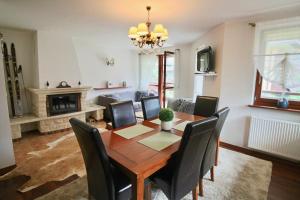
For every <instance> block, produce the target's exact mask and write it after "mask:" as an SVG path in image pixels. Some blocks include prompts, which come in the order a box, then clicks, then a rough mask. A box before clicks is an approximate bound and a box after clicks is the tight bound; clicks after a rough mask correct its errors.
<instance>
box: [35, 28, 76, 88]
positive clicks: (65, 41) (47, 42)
mask: <svg viewBox="0 0 300 200" xmlns="http://www.w3.org/2000/svg"><path fill="white" fill-rule="evenodd" d="M37 47H38V68H39V87H40V88H45V86H46V82H47V81H48V82H49V83H50V87H56V86H58V84H59V82H61V81H67V82H68V83H69V84H70V85H71V86H77V83H78V81H80V80H81V75H80V70H79V66H78V63H77V59H76V52H75V49H74V46H73V41H72V37H70V36H69V35H67V34H64V33H60V32H52V31H38V32H37Z"/></svg>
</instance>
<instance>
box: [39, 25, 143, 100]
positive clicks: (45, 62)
mask: <svg viewBox="0 0 300 200" xmlns="http://www.w3.org/2000/svg"><path fill="white" fill-rule="evenodd" d="M37 46H38V53H37V54H38V61H37V62H38V66H39V87H40V88H44V87H45V83H46V82H47V81H49V83H50V87H56V86H57V85H58V84H59V82H60V81H63V80H64V81H67V82H68V83H69V84H70V85H71V86H72V87H76V86H78V82H79V81H81V83H82V85H84V86H91V87H105V86H106V81H113V82H123V81H126V82H127V85H128V86H129V87H130V88H131V89H135V88H136V87H137V85H138V53H137V52H135V51H133V50H130V49H128V48H119V47H116V46H110V45H109V43H106V44H103V43H98V42H97V41H95V40H92V39H89V38H78V37H76V38H74V37H72V36H71V35H70V34H67V33H63V32H52V31H38V33H37ZM106 57H108V58H114V60H115V64H114V66H107V65H106V63H105V58H106ZM123 90H124V89H122V90H119V91H123ZM108 92H112V91H101V92H99V91H90V92H89V93H88V98H89V99H90V100H95V99H94V97H96V96H97V95H99V94H100V93H108ZM113 92H115V90H114V91H113Z"/></svg>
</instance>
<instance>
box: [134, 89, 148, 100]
mask: <svg viewBox="0 0 300 200" xmlns="http://www.w3.org/2000/svg"><path fill="white" fill-rule="evenodd" d="M147 96H148V93H147V92H146V91H136V93H135V101H136V102H140V101H141V99H142V97H147Z"/></svg>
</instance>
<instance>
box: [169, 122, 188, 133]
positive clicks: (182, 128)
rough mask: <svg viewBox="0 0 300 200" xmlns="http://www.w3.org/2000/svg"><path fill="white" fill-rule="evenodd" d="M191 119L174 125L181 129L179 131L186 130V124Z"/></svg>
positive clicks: (175, 127)
mask: <svg viewBox="0 0 300 200" xmlns="http://www.w3.org/2000/svg"><path fill="white" fill-rule="evenodd" d="M190 122H191V121H184V122H181V123H179V124H177V125H176V126H174V127H173V128H174V129H176V130H179V131H184V129H185V126H186V125H187V124H188V123H190Z"/></svg>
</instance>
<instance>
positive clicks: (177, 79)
mask: <svg viewBox="0 0 300 200" xmlns="http://www.w3.org/2000/svg"><path fill="white" fill-rule="evenodd" d="M174 90H175V91H174V96H175V97H178V95H179V94H180V92H179V90H180V49H175V83H174Z"/></svg>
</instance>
